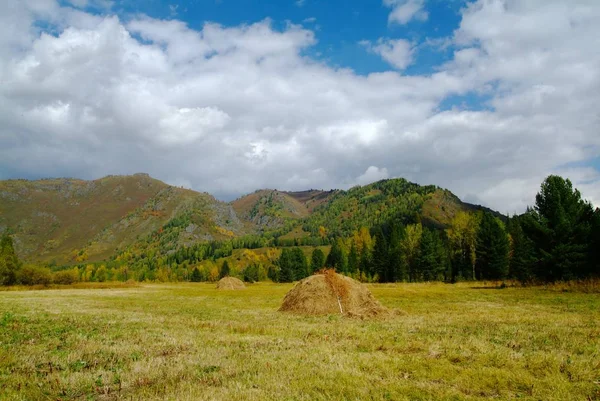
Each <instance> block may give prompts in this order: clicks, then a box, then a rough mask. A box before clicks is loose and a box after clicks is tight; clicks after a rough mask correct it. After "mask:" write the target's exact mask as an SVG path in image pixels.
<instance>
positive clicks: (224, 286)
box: [217, 276, 246, 290]
mask: <svg viewBox="0 0 600 401" xmlns="http://www.w3.org/2000/svg"><path fill="white" fill-rule="evenodd" d="M245 288H246V286H245V285H244V282H243V281H242V280H240V279H239V278H235V277H229V276H227V277H223V278H222V279H221V280H219V282H218V283H217V290H243V289H245Z"/></svg>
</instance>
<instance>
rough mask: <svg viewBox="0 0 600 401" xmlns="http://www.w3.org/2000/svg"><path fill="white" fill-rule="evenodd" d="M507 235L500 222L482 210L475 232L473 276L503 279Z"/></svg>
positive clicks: (506, 256)
mask: <svg viewBox="0 0 600 401" xmlns="http://www.w3.org/2000/svg"><path fill="white" fill-rule="evenodd" d="M508 255H509V242H508V236H507V235H506V232H505V231H504V228H503V227H502V223H501V222H500V221H499V220H498V219H496V218H495V217H494V216H493V215H492V214H491V213H489V212H484V213H483V216H482V218H481V223H480V224H479V230H478V232H477V248H476V262H475V278H476V279H477V280H504V279H505V278H506V277H507V276H508Z"/></svg>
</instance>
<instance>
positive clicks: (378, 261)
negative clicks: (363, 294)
mask: <svg viewBox="0 0 600 401" xmlns="http://www.w3.org/2000/svg"><path fill="white" fill-rule="evenodd" d="M374 238H375V246H374V247H373V261H372V263H373V270H374V271H375V273H376V274H377V275H378V276H379V282H382V283H383V282H385V281H386V279H387V277H386V276H387V272H388V271H389V267H388V266H389V262H390V261H389V254H388V244H387V240H386V238H385V235H383V230H382V229H381V227H377V229H376V230H375V235H374Z"/></svg>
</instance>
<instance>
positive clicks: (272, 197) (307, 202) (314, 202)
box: [231, 189, 337, 232]
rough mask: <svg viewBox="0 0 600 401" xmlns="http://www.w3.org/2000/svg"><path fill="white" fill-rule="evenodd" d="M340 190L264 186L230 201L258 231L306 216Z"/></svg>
mask: <svg viewBox="0 0 600 401" xmlns="http://www.w3.org/2000/svg"><path fill="white" fill-rule="evenodd" d="M336 192H337V191H319V190H308V191H301V192H284V191H278V190H273V189H261V190H258V191H256V192H254V193H251V194H248V195H245V196H242V197H241V198H239V199H236V200H235V201H233V202H231V205H232V206H233V208H234V210H235V211H236V213H237V214H238V216H239V217H240V218H241V219H243V220H244V221H246V223H247V224H248V227H249V228H250V229H251V230H253V231H256V232H264V231H268V230H274V229H279V228H281V227H283V226H285V224H286V222H289V221H290V220H298V219H303V218H306V217H308V216H310V215H311V214H312V212H313V211H314V209H315V208H316V207H318V206H320V205H322V204H324V203H326V202H327V201H328V200H329V199H330V197H331V196H332V195H333V194H334V193H336Z"/></svg>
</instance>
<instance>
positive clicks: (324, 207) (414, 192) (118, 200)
mask: <svg viewBox="0 0 600 401" xmlns="http://www.w3.org/2000/svg"><path fill="white" fill-rule="evenodd" d="M478 208H479V207H477V206H473V205H469V204H466V203H463V202H461V201H460V199H458V198H457V197H456V196H455V195H453V194H452V193H451V192H450V191H447V190H443V189H440V188H438V187H435V186H420V185H417V184H414V183H411V182H408V181H406V180H404V179H390V180H383V181H378V182H375V183H373V184H369V185H365V186H362V187H358V186H357V187H354V188H351V189H349V190H347V191H342V190H333V191H320V190H307V191H300V192H284V191H278V190H272V189H263V190H258V191H256V192H254V193H251V194H249V195H246V196H243V197H241V198H239V199H237V200H235V201H233V202H231V203H224V202H221V201H218V200H216V199H215V198H214V197H213V196H211V195H209V194H207V193H199V192H195V191H192V190H187V189H182V188H177V187H172V186H169V185H167V184H165V183H163V182H161V181H158V180H156V179H153V178H151V177H149V176H148V175H146V174H135V175H132V176H108V177H105V178H101V179H98V180H94V181H83V180H77V179H46V180H38V181H27V180H8V181H0V231H4V230H5V229H6V228H9V229H10V230H11V232H12V233H13V239H14V241H15V247H16V250H17V252H18V254H19V256H20V257H21V258H22V259H23V260H26V261H34V262H35V261H40V262H47V263H49V262H55V263H56V264H59V265H62V264H71V263H84V262H95V261H102V260H108V259H112V258H117V259H119V260H121V261H123V262H127V263H134V262H136V263H142V264H143V263H145V264H148V265H150V264H153V263H155V258H156V257H157V256H158V255H161V257H163V258H164V257H166V256H168V255H170V254H171V253H173V252H175V251H176V250H178V249H180V248H181V247H182V246H186V247H191V246H193V245H196V244H200V243H207V242H210V241H213V240H221V241H222V240H227V239H236V241H238V240H237V239H238V238H239V239H240V240H239V241H238V242H239V243H238V244H237V245H235V246H238V247H241V248H244V247H247V246H249V245H245V244H249V243H250V242H252V244H253V245H252V246H253V247H254V246H267V245H268V244H272V242H270V241H271V240H269V238H271V239H272V238H274V237H276V238H278V241H279V242H278V243H279V244H288V243H289V244H294V243H296V242H297V241H298V240H300V239H303V242H302V243H304V244H305V245H311V244H317V243H320V239H319V238H321V237H323V236H324V235H325V236H328V237H338V236H342V237H344V236H350V235H351V234H352V232H353V231H355V230H358V229H360V228H361V227H367V228H370V227H372V226H374V225H379V224H386V223H387V222H390V221H401V222H403V223H405V224H409V223H412V222H416V221H421V222H423V223H424V224H425V225H428V226H430V227H437V228H445V227H447V226H448V225H449V224H450V222H451V220H452V218H453V217H454V215H455V214H456V213H457V212H458V211H474V210H477V209H478ZM248 234H251V235H252V236H251V237H248V236H247V235H248ZM263 234H266V235H263ZM248 241H250V242H248ZM275 244H277V243H275ZM157 251H160V252H159V254H156V252H157Z"/></svg>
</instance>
